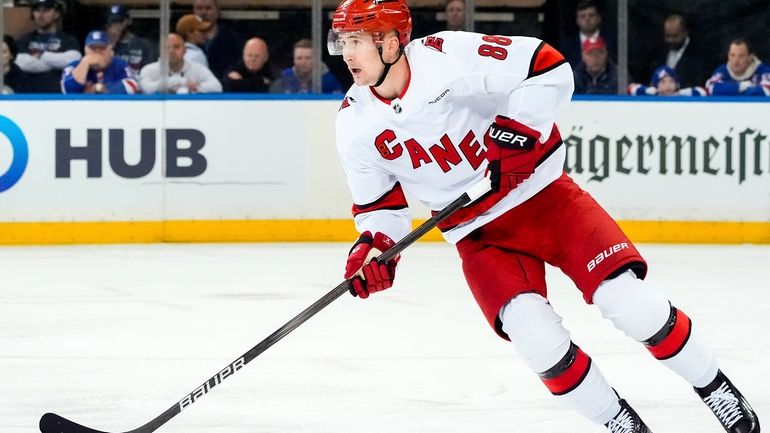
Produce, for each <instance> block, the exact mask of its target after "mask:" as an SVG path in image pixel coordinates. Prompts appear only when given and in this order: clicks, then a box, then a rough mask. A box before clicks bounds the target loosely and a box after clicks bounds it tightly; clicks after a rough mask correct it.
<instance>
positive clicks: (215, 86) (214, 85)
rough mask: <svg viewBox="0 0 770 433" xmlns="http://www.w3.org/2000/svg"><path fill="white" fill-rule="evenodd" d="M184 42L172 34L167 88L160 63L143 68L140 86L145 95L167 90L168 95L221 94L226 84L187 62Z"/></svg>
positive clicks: (169, 46) (195, 64)
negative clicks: (163, 85) (164, 86)
mask: <svg viewBox="0 0 770 433" xmlns="http://www.w3.org/2000/svg"><path fill="white" fill-rule="evenodd" d="M185 49H186V47H185V44H184V39H182V37H181V36H180V35H178V34H176V33H171V34H169V35H168V39H166V50H167V51H168V69H169V70H168V74H169V75H168V79H167V81H166V85H167V87H166V88H165V89H163V88H162V84H163V77H162V76H161V75H160V62H159V61H158V62H154V63H150V64H149V65H147V66H145V67H144V68H142V72H141V74H140V76H139V82H140V84H141V86H142V91H143V92H144V93H158V92H160V91H163V90H166V91H168V93H176V94H186V93H219V92H221V91H222V84H220V83H219V80H217V78H216V77H215V76H214V74H212V73H211V71H210V70H209V69H208V68H207V67H205V66H203V65H201V64H200V63H197V62H191V61H189V60H185V57H184V52H185Z"/></svg>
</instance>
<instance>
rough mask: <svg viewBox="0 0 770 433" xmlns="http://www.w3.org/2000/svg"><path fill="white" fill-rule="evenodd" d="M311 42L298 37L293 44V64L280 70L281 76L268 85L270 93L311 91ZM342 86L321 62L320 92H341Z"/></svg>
mask: <svg viewBox="0 0 770 433" xmlns="http://www.w3.org/2000/svg"><path fill="white" fill-rule="evenodd" d="M312 81H313V42H312V41H311V40H310V39H300V40H299V41H297V43H295V44H294V66H292V67H291V68H286V69H284V70H283V71H281V77H280V78H278V79H277V80H276V81H275V82H273V85H272V86H270V92H272V93H310V92H312V91H313V83H312ZM341 92H342V86H341V85H340V83H339V81H337V78H335V77H334V75H333V74H332V73H331V72H329V68H328V67H327V66H326V64H324V63H321V93H341Z"/></svg>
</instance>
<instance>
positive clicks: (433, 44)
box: [422, 36, 444, 53]
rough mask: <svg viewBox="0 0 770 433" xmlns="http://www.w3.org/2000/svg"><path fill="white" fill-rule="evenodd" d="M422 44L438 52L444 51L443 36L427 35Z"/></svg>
mask: <svg viewBox="0 0 770 433" xmlns="http://www.w3.org/2000/svg"><path fill="white" fill-rule="evenodd" d="M422 44H423V45H425V46H426V47H428V48H432V49H434V50H436V51H438V52H439V53H443V52H444V38H438V37H436V36H428V37H427V38H425V39H423V40H422Z"/></svg>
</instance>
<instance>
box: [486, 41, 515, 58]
mask: <svg viewBox="0 0 770 433" xmlns="http://www.w3.org/2000/svg"><path fill="white" fill-rule="evenodd" d="M481 40H483V41H484V42H489V43H492V44H496V45H502V46H508V45H511V42H512V41H511V38H506V37H505V36H491V35H485V36H483V37H482V38H481ZM479 55H480V56H482V57H492V58H493V59H497V60H505V58H506V57H508V50H506V49H505V48H503V47H501V46H495V45H489V44H482V45H481V46H480V47H479Z"/></svg>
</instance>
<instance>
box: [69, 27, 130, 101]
mask: <svg viewBox="0 0 770 433" xmlns="http://www.w3.org/2000/svg"><path fill="white" fill-rule="evenodd" d="M85 52H86V54H85V56H83V58H82V59H80V60H79V61H74V62H72V63H70V64H69V65H67V67H66V68H64V71H63V72H62V78H61V88H62V92H63V93H98V94H104V93H112V94H127V93H137V92H138V91H139V85H138V84H137V82H136V80H135V79H134V75H133V73H132V71H131V68H130V67H129V66H128V64H127V63H126V62H125V61H123V60H122V59H119V58H116V57H114V56H113V53H112V45H111V44H110V39H109V37H108V36H107V33H106V32H103V31H101V30H94V31H92V32H91V33H89V34H88V36H86V44H85Z"/></svg>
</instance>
